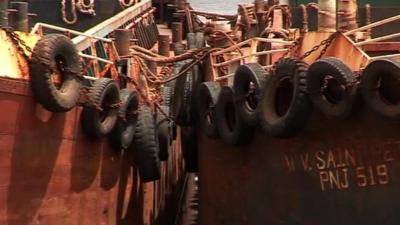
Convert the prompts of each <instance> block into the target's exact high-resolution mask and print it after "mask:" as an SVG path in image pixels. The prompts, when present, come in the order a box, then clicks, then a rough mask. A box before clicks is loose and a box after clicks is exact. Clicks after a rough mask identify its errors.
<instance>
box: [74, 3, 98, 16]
mask: <svg viewBox="0 0 400 225" xmlns="http://www.w3.org/2000/svg"><path fill="white" fill-rule="evenodd" d="M94 1H95V0H89V3H88V4H86V3H85V0H78V2H77V3H76V7H77V8H78V10H79V12H81V13H83V14H88V15H91V16H96V11H95V10H94V3H95V2H94Z"/></svg>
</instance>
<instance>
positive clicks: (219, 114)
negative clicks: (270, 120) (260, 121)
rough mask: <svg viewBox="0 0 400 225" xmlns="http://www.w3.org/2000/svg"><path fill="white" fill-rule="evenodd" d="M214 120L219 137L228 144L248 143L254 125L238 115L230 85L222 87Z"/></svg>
mask: <svg viewBox="0 0 400 225" xmlns="http://www.w3.org/2000/svg"><path fill="white" fill-rule="evenodd" d="M216 122H217V127H218V133H219V135H220V137H221V139H222V140H223V141H224V142H225V143H226V144H228V145H233V146H241V145H246V144H248V143H249V142H250V141H251V140H252V137H253V134H254V127H253V126H250V125H249V124H246V123H245V122H244V121H243V120H242V118H241V117H240V116H239V113H238V111H237V108H236V105H235V102H234V93H233V89H232V88H231V87H223V88H222V89H221V92H220V94H219V97H218V102H217V107H216Z"/></svg>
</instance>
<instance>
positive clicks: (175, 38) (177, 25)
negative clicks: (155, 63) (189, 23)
mask: <svg viewBox="0 0 400 225" xmlns="http://www.w3.org/2000/svg"><path fill="white" fill-rule="evenodd" d="M171 29H172V43H182V36H183V25H182V23H181V22H173V23H171Z"/></svg>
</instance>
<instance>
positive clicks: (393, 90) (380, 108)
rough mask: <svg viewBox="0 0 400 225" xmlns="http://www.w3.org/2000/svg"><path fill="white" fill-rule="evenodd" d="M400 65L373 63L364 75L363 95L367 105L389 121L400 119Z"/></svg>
mask: <svg viewBox="0 0 400 225" xmlns="http://www.w3.org/2000/svg"><path fill="white" fill-rule="evenodd" d="M399 89H400V63H399V62H396V61H393V60H390V59H382V60H376V61H373V62H371V63H370V64H369V65H368V66H367V67H366V68H365V70H364V72H363V73H362V77H361V94H362V96H363V99H364V101H365V103H366V104H367V105H368V106H369V107H370V108H371V109H372V110H373V111H375V112H376V113H378V114H379V115H381V116H383V117H386V118H388V119H399V118H400V95H399Z"/></svg>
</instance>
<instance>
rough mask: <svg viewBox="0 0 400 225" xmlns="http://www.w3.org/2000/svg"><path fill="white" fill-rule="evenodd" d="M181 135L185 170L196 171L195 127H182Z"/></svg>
mask: <svg viewBox="0 0 400 225" xmlns="http://www.w3.org/2000/svg"><path fill="white" fill-rule="evenodd" d="M181 135H182V154H183V158H184V160H185V170H186V172H188V173H196V172H198V170H199V163H198V159H199V157H198V146H197V134H196V129H195V128H193V127H182V130H181Z"/></svg>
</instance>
